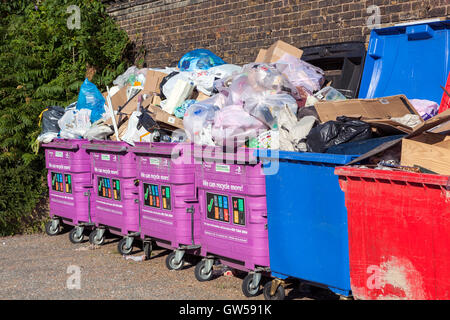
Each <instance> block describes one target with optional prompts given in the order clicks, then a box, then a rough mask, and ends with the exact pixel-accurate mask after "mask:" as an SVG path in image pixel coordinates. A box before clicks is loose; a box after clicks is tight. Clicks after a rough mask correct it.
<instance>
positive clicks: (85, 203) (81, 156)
mask: <svg viewBox="0 0 450 320" xmlns="http://www.w3.org/2000/svg"><path fill="white" fill-rule="evenodd" d="M87 143H89V141H87V140H65V139H55V140H53V141H52V142H50V143H46V144H43V145H42V147H43V148H45V166H46V168H47V170H48V173H47V182H48V188H49V201H50V205H49V206H50V217H51V218H56V217H59V218H61V219H62V221H63V222H64V223H66V224H68V225H73V226H74V225H78V224H79V223H81V222H90V221H89V198H88V196H86V195H85V192H88V191H91V192H92V175H91V164H90V161H89V154H88V153H87V152H86V150H85V149H83V148H82V145H85V144H87ZM91 220H92V221H93V220H95V219H94V216H93V215H92V216H91Z"/></svg>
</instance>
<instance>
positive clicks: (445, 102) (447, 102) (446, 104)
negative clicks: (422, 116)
mask: <svg viewBox="0 0 450 320" xmlns="http://www.w3.org/2000/svg"><path fill="white" fill-rule="evenodd" d="M449 93H450V73H449V74H448V79H447V85H446V86H445V90H444V95H443V96H442V101H441V107H440V108H439V113H442V112H444V111H445V110H447V109H449V108H450V96H449V95H448V94H449Z"/></svg>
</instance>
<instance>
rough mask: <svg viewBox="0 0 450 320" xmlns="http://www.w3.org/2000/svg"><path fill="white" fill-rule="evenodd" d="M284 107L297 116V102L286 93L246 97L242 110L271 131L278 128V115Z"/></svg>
mask: <svg viewBox="0 0 450 320" xmlns="http://www.w3.org/2000/svg"><path fill="white" fill-rule="evenodd" d="M284 106H287V107H289V109H290V110H291V112H292V113H293V114H294V115H297V110H298V105H297V102H296V100H295V99H294V98H293V97H292V96H290V95H288V94H286V93H281V94H267V93H259V94H254V95H251V96H248V97H247V98H246V99H245V101H244V110H245V111H247V112H248V113H250V114H251V115H252V116H254V117H256V118H257V119H258V120H260V121H261V122H263V123H264V124H265V125H267V126H268V127H269V128H271V129H275V128H277V127H278V115H279V113H280V111H281V110H282V109H283V107H284Z"/></svg>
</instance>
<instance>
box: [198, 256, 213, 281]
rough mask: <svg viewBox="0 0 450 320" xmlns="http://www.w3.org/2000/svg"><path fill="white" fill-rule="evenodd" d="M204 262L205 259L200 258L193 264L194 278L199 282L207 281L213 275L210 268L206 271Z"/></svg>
mask: <svg viewBox="0 0 450 320" xmlns="http://www.w3.org/2000/svg"><path fill="white" fill-rule="evenodd" d="M205 263H206V262H205V260H202V261H200V262H199V263H197V265H196V266H195V270H194V274H195V278H196V279H197V280H198V281H200V282H204V281H209V280H211V279H212V276H213V270H212V268H211V270H210V271H209V272H208V273H207V272H206V270H205V269H206V266H205Z"/></svg>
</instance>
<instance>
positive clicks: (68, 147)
mask: <svg viewBox="0 0 450 320" xmlns="http://www.w3.org/2000/svg"><path fill="white" fill-rule="evenodd" d="M42 147H44V148H52V149H64V150H73V151H76V150H78V149H79V148H80V147H79V146H78V145H77V144H73V143H70V142H54V143H46V144H43V145H42Z"/></svg>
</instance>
